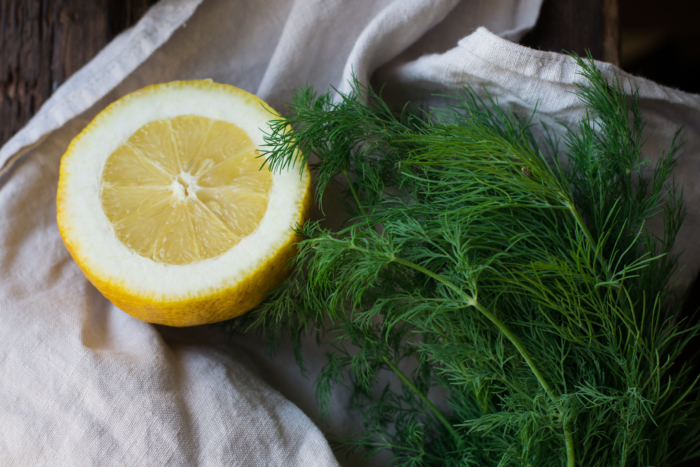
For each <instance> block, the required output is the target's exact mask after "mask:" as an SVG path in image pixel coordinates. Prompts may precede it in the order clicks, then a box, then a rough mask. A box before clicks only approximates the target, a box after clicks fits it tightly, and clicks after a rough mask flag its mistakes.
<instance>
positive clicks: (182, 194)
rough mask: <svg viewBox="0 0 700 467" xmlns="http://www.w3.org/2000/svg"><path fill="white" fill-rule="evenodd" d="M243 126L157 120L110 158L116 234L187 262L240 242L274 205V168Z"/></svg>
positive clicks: (106, 174)
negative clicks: (271, 202)
mask: <svg viewBox="0 0 700 467" xmlns="http://www.w3.org/2000/svg"><path fill="white" fill-rule="evenodd" d="M257 155H258V152H257V151H256V149H255V145H254V143H253V141H252V140H251V139H250V137H249V136H248V134H247V133H246V132H245V131H244V130H242V129H241V128H240V127H238V126H237V125H235V124H233V123H230V122H225V121H222V120H214V119H210V118H206V117H200V116H195V115H184V116H179V117H175V118H168V119H162V120H156V121H153V122H150V123H148V124H146V125H144V126H142V127H141V128H139V129H138V130H137V131H136V132H135V133H134V134H133V135H131V136H130V137H129V139H128V140H127V141H126V142H125V143H124V144H122V145H121V146H119V147H118V148H117V149H116V150H115V151H114V152H113V153H112V154H111V155H110V156H109V157H108V158H107V160H106V163H105V167H104V170H103V172H102V180H101V192H100V199H101V202H102V209H103V211H104V213H105V214H106V216H107V218H108V219H109V222H110V223H111V225H112V227H113V229H114V233H115V235H116V237H117V238H118V239H119V240H120V241H121V242H122V243H123V244H124V245H125V246H126V247H127V248H129V249H130V250H131V251H133V252H134V253H137V254H139V255H141V256H144V257H146V258H150V259H153V260H154V261H157V262H160V263H165V264H174V265H183V264H189V263H192V262H195V261H198V260H203V259H208V258H213V257H215V256H218V255H221V254H222V253H224V252H226V251H228V250H230V249H231V248H233V247H234V246H235V245H236V244H237V243H238V242H240V241H241V239H242V238H244V237H245V236H247V235H250V234H251V233H252V232H253V231H255V229H256V228H257V227H258V225H259V224H260V222H261V220H262V218H263V216H264V215H265V212H266V211H267V206H268V200H269V196H270V190H271V189H272V175H271V173H270V171H269V170H267V167H264V168H263V169H262V170H260V169H261V165H262V160H261V159H258V158H256V156H257Z"/></svg>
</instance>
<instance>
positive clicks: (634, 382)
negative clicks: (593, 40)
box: [237, 57, 700, 467]
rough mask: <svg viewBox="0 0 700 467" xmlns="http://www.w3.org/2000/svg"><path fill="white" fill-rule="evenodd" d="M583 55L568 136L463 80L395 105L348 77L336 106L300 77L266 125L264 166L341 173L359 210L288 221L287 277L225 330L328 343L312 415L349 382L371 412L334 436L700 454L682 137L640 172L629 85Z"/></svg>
mask: <svg viewBox="0 0 700 467" xmlns="http://www.w3.org/2000/svg"><path fill="white" fill-rule="evenodd" d="M575 58H576V60H577V62H578V65H579V66H580V74H581V76H582V78H583V82H582V84H580V85H579V86H578V92H577V94H578V97H579V99H580V100H581V102H582V103H583V104H584V105H585V107H586V109H587V113H586V116H585V117H584V118H583V119H582V120H581V121H580V122H579V124H578V126H577V127H576V128H571V129H567V130H566V131H565V132H564V134H563V135H562V136H557V135H556V134H554V133H553V132H550V131H548V129H547V128H544V129H543V131H542V135H543V137H542V138H536V137H535V136H534V134H533V130H534V129H535V126H534V124H533V123H532V118H530V119H529V120H523V119H521V118H519V117H518V116H516V115H514V114H512V113H511V112H509V111H507V110H504V109H502V108H500V107H499V105H498V102H497V101H496V100H495V99H494V98H492V97H490V96H487V97H486V98H485V99H482V98H480V97H479V96H478V94H477V93H476V92H474V90H473V89H465V90H464V91H463V93H462V94H461V95H460V96H458V97H456V98H454V99H453V100H452V104H450V105H448V106H446V107H444V108H442V109H440V110H436V111H433V112H432V113H427V112H421V111H419V110H416V109H411V108H409V107H406V108H404V109H402V110H401V111H400V112H393V111H392V109H390V108H389V107H388V106H387V105H386V104H384V103H383V102H382V100H381V98H380V97H379V96H378V95H377V94H375V93H374V92H373V91H372V90H371V89H365V88H363V87H361V86H359V85H358V84H357V83H355V87H354V90H353V92H352V93H350V94H348V95H339V96H338V95H336V96H335V98H334V96H333V95H332V94H330V93H327V94H321V95H317V94H315V93H314V92H313V91H312V90H311V89H310V88H307V89H302V90H300V91H298V92H297V93H296V94H295V96H294V100H293V102H292V103H291V104H290V105H289V114H288V115H287V116H285V117H283V118H280V119H279V120H276V121H274V122H272V124H271V127H270V133H269V134H268V136H267V139H266V141H267V149H266V151H265V152H264V154H263V156H264V157H265V158H266V159H267V161H268V163H269V165H270V166H271V167H272V169H273V170H279V169H282V168H288V167H291V166H296V167H298V168H299V169H300V170H301V169H303V168H304V167H306V166H307V165H310V166H311V168H312V170H313V173H314V176H315V182H316V201H317V203H318V204H319V206H320V205H321V203H322V201H323V197H324V194H325V193H326V188H327V187H328V186H329V184H331V183H335V182H340V183H341V184H343V185H344V186H346V187H347V197H348V199H351V200H352V202H351V203H347V208H348V211H349V215H350V220H349V221H348V222H347V223H346V224H345V225H344V226H342V227H341V228H340V229H336V230H333V231H332V230H329V229H327V228H324V226H323V224H322V222H310V223H307V224H306V225H304V226H300V227H299V228H298V232H299V234H300V235H301V236H302V237H303V238H304V240H303V241H301V242H300V244H299V247H298V249H299V253H298V255H297V256H296V258H295V260H294V263H295V265H296V267H295V268H294V269H293V272H292V274H291V276H290V278H289V279H288V280H287V281H286V282H285V283H284V284H282V286H280V287H279V288H278V289H276V290H275V291H274V293H273V294H272V297H271V298H270V300H268V301H266V302H265V303H263V304H262V305H261V306H260V307H259V308H258V309H256V310H254V311H253V312H251V313H250V314H249V315H247V316H246V317H245V318H243V320H242V321H239V322H238V323H237V324H238V325H241V326H245V327H246V328H257V329H259V330H261V331H263V332H265V333H266V334H267V336H268V338H270V340H271V342H272V344H273V345H274V341H275V338H276V337H278V336H279V335H280V333H282V332H288V333H290V335H291V336H292V338H293V341H294V342H295V349H296V352H297V356H298V360H299V361H300V363H301V364H302V365H303V362H301V357H300V355H301V353H300V351H299V348H300V337H301V335H302V334H303V333H305V332H309V331H312V330H317V331H318V332H319V334H320V337H321V338H322V339H324V340H326V341H328V342H331V343H332V345H333V348H334V352H332V353H330V354H329V355H328V364H327V365H326V367H325V368H324V369H323V371H322V372H321V374H320V376H319V379H318V382H317V400H318V403H319V407H320V409H321V412H322V413H324V414H325V413H327V412H328V410H329V409H330V400H331V399H330V397H329V396H330V393H331V392H332V391H333V388H334V387H336V386H338V385H342V386H345V387H348V388H350V389H351V390H352V394H353V396H352V399H351V406H352V408H354V409H357V410H360V411H361V413H362V414H363V417H364V424H365V432H364V433H361V434H359V436H358V437H357V438H354V439H350V440H342V443H341V445H342V446H344V447H345V448H347V449H351V450H355V449H361V450H364V455H365V457H366V458H368V457H371V456H372V455H373V454H374V453H376V452H377V451H378V450H383V449H389V450H391V451H392V453H393V455H394V463H395V465H406V466H408V465H411V466H418V465H426V466H427V465H440V466H452V465H453V466H467V465H478V466H487V465H494V466H496V465H498V466H510V465H514V466H515V465H518V466H544V465H547V466H550V465H562V466H563V465H566V466H569V467H571V466H575V465H576V466H584V465H585V466H601V467H602V466H613V465H614V466H640V467H641V466H650V465H653V466H670V465H675V464H678V463H680V462H682V461H684V460H686V459H690V458H693V457H697V456H699V455H700V411H699V409H700V399H699V398H698V391H699V389H698V384H697V383H698V377H696V375H697V371H696V370H695V369H694V367H693V365H692V360H687V359H686V362H685V363H682V364H681V363H679V364H677V363H675V362H676V361H677V360H679V361H680V360H681V359H680V358H679V357H680V356H681V354H682V353H683V352H684V349H685V348H686V347H687V345H688V343H689V342H690V340H691V339H692V338H694V337H695V336H696V335H697V334H698V331H699V327H698V325H691V324H689V323H688V322H687V321H683V320H681V321H678V322H677V321H676V320H675V319H674V317H675V316H676V315H677V314H678V311H679V309H680V306H681V304H682V303H681V300H680V298H681V297H682V294H681V292H682V291H679V290H678V287H676V285H675V283H674V277H675V276H674V271H675V270H676V266H677V254H674V253H673V252H672V248H673V244H674V240H675V237H676V234H677V232H678V229H679V228H680V225H681V223H682V222H683V218H684V216H685V207H684V204H683V194H682V190H681V189H680V188H679V187H678V186H677V185H676V183H675V182H674V181H673V175H672V173H673V169H674V167H675V164H676V157H677V155H678V151H679V149H680V147H681V144H680V136H679V135H680V131H679V132H678V133H676V135H675V137H674V138H673V139H672V140H671V141H670V142H669V149H668V151H667V152H665V153H664V154H661V155H659V157H657V159H658V162H656V163H655V164H651V163H650V162H649V161H648V160H646V159H645V158H643V156H642V144H643V139H642V131H643V128H644V124H643V120H642V115H641V112H640V110H639V96H638V95H637V93H636V92H633V93H632V94H631V95H627V94H626V93H625V90H624V86H623V83H622V82H621V81H620V80H619V79H617V78H613V79H612V80H606V79H605V77H604V76H603V75H602V73H601V72H600V71H599V70H598V69H597V68H596V67H595V65H594V63H593V61H592V60H591V59H590V58H589V59H588V60H583V59H581V58H578V57H575ZM290 126H291V128H293V129H294V133H291V132H289V131H288V129H289V127H290ZM541 140H544V141H545V143H544V144H541V143H538V141H541ZM312 154H313V155H315V156H316V158H317V159H316V160H317V161H316V162H311V161H312V159H311V158H310V156H311V155H312ZM652 219H655V220H656V219H658V221H656V222H657V224H658V226H659V228H658V229H655V230H651V229H650V228H649V227H648V223H649V221H650V220H652ZM351 349H354V350H351ZM407 362H413V363H412V364H413V367H415V369H414V370H413V371H411V372H407V371H404V370H402V368H406V367H407V366H406V365H409V366H410V363H407ZM302 368H303V367H302ZM385 372H389V373H391V374H394V375H396V377H397V378H398V383H394V384H384V385H382V384H380V381H382V379H381V378H382V376H383V374H385ZM435 387H442V388H443V390H444V391H445V392H446V394H447V396H446V399H445V401H444V404H438V405H440V407H441V408H438V406H436V404H435V403H434V402H432V401H431V399H430V398H429V397H428V395H429V393H430V391H431V388H435Z"/></svg>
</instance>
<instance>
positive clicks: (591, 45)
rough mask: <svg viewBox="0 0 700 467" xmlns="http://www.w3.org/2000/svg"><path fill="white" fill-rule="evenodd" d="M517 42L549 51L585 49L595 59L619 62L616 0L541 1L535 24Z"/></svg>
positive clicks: (580, 52) (580, 53)
mask: <svg viewBox="0 0 700 467" xmlns="http://www.w3.org/2000/svg"><path fill="white" fill-rule="evenodd" d="M520 42H521V44H523V45H526V46H528V47H533V48H536V49H541V50H548V51H553V52H562V51H567V52H576V53H577V54H579V55H584V54H585V53H586V51H587V50H589V51H590V52H591V55H593V58H595V59H599V60H605V61H606V62H612V63H615V64H619V61H620V58H619V56H620V53H619V50H620V35H619V20H618V5H617V0H544V1H543V2H542V8H541V10H540V17H539V19H538V20H537V25H536V26H535V28H534V29H533V30H532V31H530V32H529V33H528V34H526V35H525V37H523V39H522V40H521V41H520Z"/></svg>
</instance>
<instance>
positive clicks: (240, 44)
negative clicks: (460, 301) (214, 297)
mask: <svg viewBox="0 0 700 467" xmlns="http://www.w3.org/2000/svg"><path fill="white" fill-rule="evenodd" d="M200 3H201V4H200ZM539 5H540V0H462V1H461V2H458V0H433V1H430V0H395V1H390V0H383V1H370V0H352V1H350V0H348V1H339V0H324V1H321V0H317V1H314V0H297V1H291V0H266V1H256V0H237V1H230V0H205V1H203V2H201V1H197V0H190V1H188V0H163V1H161V2H160V3H158V4H157V5H156V6H155V7H154V8H152V9H151V11H150V12H149V13H148V14H147V15H146V16H145V17H144V18H143V20H142V21H141V22H140V23H139V24H138V25H137V26H135V27H134V28H132V29H131V30H129V31H126V32H124V33H123V34H122V35H120V36H119V37H118V38H117V39H115V40H114V41H113V42H112V43H111V44H110V45H109V46H108V47H106V48H105V49H104V50H103V51H102V52H101V53H100V54H99V55H98V56H97V57H96V58H95V59H94V60H93V61H92V62H90V63H89V64H88V65H87V66H86V67H85V68H84V69H82V70H81V71H80V72H78V73H76V74H75V75H74V76H73V77H71V79H69V80H68V81H67V82H66V83H65V84H64V85H63V86H61V87H60V88H59V89H58V90H57V91H56V93H55V94H54V95H53V96H52V98H51V99H50V100H49V101H47V102H46V104H45V105H44V106H43V107H42V109H41V110H40V111H39V113H38V114H37V115H36V116H35V118H34V119H33V120H32V121H31V122H30V123H29V124H28V125H27V126H26V127H25V128H24V129H23V130H22V131H21V132H19V133H18V134H17V135H15V137H14V138H13V139H12V140H10V141H9V142H8V143H7V144H6V145H5V146H4V147H3V148H2V149H0V167H3V168H2V169H0V381H1V383H0V465H3V466H25V465H32V466H44V465H46V466H63V465H65V466H86V465H99V466H123V465H139V466H140V465H148V466H163V465H174V466H186V465H211V466H220V465H227V466H296V465H300V466H304V467H312V466H333V465H337V461H336V460H335V458H334V455H333V453H332V452H331V450H330V448H329V446H328V443H327V441H326V439H325V437H324V436H323V433H322V431H321V430H320V429H319V428H318V426H320V427H321V428H322V429H323V430H326V429H328V431H331V432H334V433H339V434H347V433H349V432H351V431H353V430H354V429H355V428H357V426H358V425H357V421H356V420H354V419H353V418H352V415H351V414H347V413H346V412H345V410H344V405H343V394H342V392H341V393H339V394H338V397H337V402H338V403H337V404H336V406H335V407H336V410H335V411H334V413H332V414H331V418H330V422H329V426H328V428H326V425H324V424H321V423H320V420H319V417H318V414H317V411H316V408H315V403H314V396H313V380H314V377H315V375H316V374H317V372H318V371H319V368H320V367H321V366H322V364H323V361H324V358H323V355H322V352H321V351H319V349H318V348H317V347H315V345H313V344H311V345H308V346H306V348H305V356H306V358H307V365H308V368H309V371H310V376H309V378H308V379H305V378H303V377H302V376H301V375H300V373H299V371H298V369H297V368H296V366H295V364H294V363H293V357H292V356H291V352H289V351H288V350H289V348H288V346H287V345H285V344H283V346H282V352H281V353H280V355H279V356H278V357H277V358H275V359H270V358H268V357H266V356H265V355H264V344H263V343H262V342H260V341H259V340H258V339H257V338H256V337H254V336H243V337H241V338H240V339H238V341H237V342H235V343H233V344H231V343H229V342H224V341H223V340H222V339H220V337H219V336H218V335H217V334H216V333H215V332H214V330H213V329H211V328H210V327H206V326H205V327H200V328H192V329H177V330H175V329H168V328H164V327H158V326H153V325H149V324H146V323H142V322H140V321H137V320H135V319H133V318H131V317H130V316H129V315H127V314H125V313H123V312H122V311H121V310H119V309H117V308H116V307H114V306H113V305H112V304H110V303H109V302H108V301H107V300H106V299H104V298H103V297H102V296H101V295H100V294H99V293H98V292H97V291H96V290H95V289H94V288H93V287H92V286H91V285H90V284H89V283H88V282H87V281H86V280H85V278H84V277H83V275H82V274H81V272H80V270H79V269H78V268H77V266H76V265H75V263H74V262H73V261H72V259H71V257H70V255H69V254H68V253H67V251H66V250H65V248H64V246H63V243H62V242H61V239H60V237H59V235H58V230H57V227H56V221H55V217H56V212H55V202H56V200H55V193H56V188H57V180H58V168H59V163H60V157H61V155H62V154H63V152H64V151H65V149H66V147H67V146H68V144H69V142H70V140H71V139H72V138H73V137H74V136H75V135H76V134H77V133H78V132H80V130H81V129H82V128H83V127H84V126H85V125H86V124H87V122H88V121H89V120H90V119H91V118H92V117H93V116H94V115H96V114H97V113H98V112H99V111H100V110H101V109H103V108H104V107H105V106H106V105H107V104H109V103H110V102H112V101H113V100H115V99H117V98H119V97H121V96H123V95H124V94H126V93H128V92H131V91H134V90H136V89H139V88H140V87H143V86H145V85H149V84H153V83H158V82H164V81H170V80H175V79H198V78H212V79H214V80H215V81H219V82H223V83H229V84H233V85H236V86H238V87H241V88H243V89H246V90H247V91H250V92H253V93H256V94H258V95H259V96H260V97H261V98H263V99H265V100H266V101H268V102H269V103H270V104H272V105H273V106H275V107H277V108H278V109H280V110H282V105H281V102H282V101H283V100H288V99H289V98H290V97H291V92H292V90H293V89H294V88H296V87H298V86H301V85H304V84H313V85H314V86H316V88H317V89H318V90H321V91H323V90H326V89H328V87H329V86H335V87H337V88H339V89H341V90H343V89H347V88H346V86H347V79H348V78H349V77H350V76H351V74H352V73H355V74H356V75H357V76H358V77H359V78H360V79H361V80H363V81H364V82H367V81H368V80H369V79H370V77H371V76H372V77H373V78H372V79H373V81H376V82H377V83H384V82H386V83H388V85H387V87H386V92H387V98H389V99H394V100H397V101H403V100H405V99H407V98H410V99H412V100H414V101H416V102H419V103H423V104H425V105H430V104H436V103H438V101H437V100H435V99H433V98H431V97H430V95H431V93H433V92H445V91H446V90H447V91H449V90H454V89H458V88H460V87H461V86H464V85H467V84H471V85H481V84H483V85H484V86H485V89H487V90H488V91H489V92H491V93H492V94H493V95H494V96H497V97H498V99H499V101H500V102H501V104H503V105H506V106H509V107H510V108H512V109H513V110H514V111H516V112H520V113H523V114H527V113H529V112H530V111H531V110H532V109H533V108H534V107H535V105H537V106H538V118H541V119H542V120H543V121H545V122H547V123H550V124H556V123H572V122H574V121H575V119H576V118H578V117H580V115H581V114H582V108H581V106H580V104H579V103H578V102H577V100H576V97H575V96H574V95H573V94H572V91H573V90H574V83H575V82H576V81H577V79H579V78H578V77H577V75H576V68H575V65H574V63H573V61H572V60H571V59H569V58H567V57H565V56H562V55H559V54H554V53H547V52H539V51H533V50H529V49H526V48H523V47H520V46H518V45H516V44H514V43H512V42H510V41H511V40H517V39H518V38H519V37H520V36H521V35H522V34H523V33H524V32H525V31H526V30H527V29H528V28H530V27H532V26H533V25H534V23H535V21H536V18H537V13H538V10H539ZM478 26H486V27H487V28H488V30H486V29H477V27H478ZM489 31H491V32H489ZM601 66H602V67H603V69H604V71H605V72H606V73H612V72H613V71H615V70H614V67H612V66H609V65H605V64H602V65H601ZM629 79H630V81H629V84H630V85H635V86H638V87H639V92H640V96H641V98H642V105H643V110H644V112H645V116H646V117H647V119H648V120H649V124H648V126H647V130H646V131H647V136H648V138H649V139H648V142H647V146H646V152H645V154H646V155H648V157H650V158H652V159H653V158H654V157H655V156H657V155H658V154H659V153H660V150H661V148H663V147H665V146H667V145H668V143H669V141H670V137H671V135H672V133H673V131H674V128H675V126H676V125H678V124H684V125H686V136H685V138H686V140H687V144H686V149H685V156H684V157H683V159H682V160H681V163H680V166H679V170H678V173H677V178H676V179H677V181H678V182H680V183H683V184H684V187H685V190H686V198H687V199H688V200H689V204H690V206H691V209H690V210H689V216H688V221H687V222H686V226H685V227H684V230H683V231H682V234H681V238H680V246H681V248H684V249H685V252H686V253H685V255H684V256H683V262H684V264H686V265H688V266H690V265H695V264H698V263H699V262H700V261H698V260H700V248H699V247H698V246H697V245H696V242H694V241H693V232H694V231H697V229H698V228H700V226H699V225H698V222H699V220H700V216H698V215H697V209H695V206H697V203H696V202H695V201H697V200H698V197H700V184H697V183H696V182H695V181H694V175H695V174H696V173H697V171H698V168H699V167H698V164H700V159H699V158H698V157H697V154H698V150H700V136H699V135H700V118H699V117H700V97H698V96H695V95H689V94H685V93H682V92H679V91H675V90H670V89H667V88H664V87H661V86H658V85H656V84H654V83H651V82H648V81H646V80H642V79H638V78H629ZM477 89H479V90H482V89H483V88H481V87H477ZM480 92H483V91H480ZM693 272H694V271H693V270H692V268H691V267H688V268H687V269H686V271H685V272H684V275H683V276H682V277H683V280H687V279H688V278H689V277H690V276H691V274H692V273H693ZM376 462H377V464H376V465H381V459H380V460H378V461H376Z"/></svg>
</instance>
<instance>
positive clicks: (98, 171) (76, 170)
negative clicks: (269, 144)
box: [56, 80, 313, 326]
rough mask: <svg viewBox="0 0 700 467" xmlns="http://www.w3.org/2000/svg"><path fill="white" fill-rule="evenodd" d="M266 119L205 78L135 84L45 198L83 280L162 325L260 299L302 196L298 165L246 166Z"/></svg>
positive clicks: (305, 177)
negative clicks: (52, 196)
mask: <svg viewBox="0 0 700 467" xmlns="http://www.w3.org/2000/svg"><path fill="white" fill-rule="evenodd" d="M275 115H276V114H275V112H274V111H273V110H272V109H271V108H270V107H268V106H267V105H266V104H265V103H264V102H263V101H262V100H260V99H259V98H257V97H256V96H254V95H252V94H249V93H247V92H245V91H243V90H241V89H238V88H236V87H234V86H229V85H223V84H217V83H213V82H212V81H211V80H198V81H174V82H171V83H164V84H158V85H154V86H149V87H146V88H144V89H141V90H139V91H136V92H134V93H131V94H129V95H126V96H124V97H122V98H121V99H119V100H118V101H116V102H114V103H112V104H111V105H109V106H108V107H107V108H105V109H104V110H103V111H102V112H100V113H99V114H98V115H97V116H96V117H95V118H94V119H93V120H92V122H90V124H89V125H88V126H87V127H86V128H85V129H84V130H83V131H82V132H81V133H80V134H79V135H78V136H76V137H75V138H74V139H73V141H72V142H71V144H70V145H69V147H68V149H67V150H66V153H65V154H64V155H63V158H62V159H61V171H60V176H59V181H58V193H57V200H56V206H57V223H58V229H59V232H60V234H61V237H62V239H63V241H64V243H65V245H66V248H67V250H68V251H69V252H70V254H71V256H72V257H73V259H74V260H75V263H76V264H77V266H78V267H79V268H80V270H81V271H82V272H83V273H84V275H85V277H86V278H87V279H88V280H89V281H90V282H91V283H92V284H93V285H94V286H95V287H96V288H97V289H98V290H99V291H100V292H101V293H102V294H103V295H104V296H105V297H106V298H108V299H109V300H110V301H111V302H112V303H113V304H114V305H116V306H117V307H119V308H121V309H122V310H124V311H126V312H127V313H129V314H131V315H132V316H134V317H136V318H138V319H140V320H143V321H147V322H150V323H159V324H165V325H169V326H193V325H200V324H207V323H213V322H217V321H222V320H226V319H230V318H233V317H235V316H238V315H240V314H242V313H245V312H247V311H248V310H250V309H252V308H253V307H255V306H256V305H258V304H259V303H260V302H262V301H263V300H264V299H265V298H266V297H267V294H268V292H269V291H270V290H271V289H273V288H274V287H276V286H277V285H279V284H280V283H281V282H282V280H284V278H285V277H286V276H287V275H288V274H289V263H290V260H291V258H292V257H293V255H294V254H295V251H296V250H295V244H296V242H297V241H298V237H297V235H296V230H295V228H296V227H298V226H300V225H301V224H303V223H304V222H305V221H306V220H307V219H308V216H309V211H310V208H311V204H312V198H313V196H312V189H311V177H310V174H309V171H308V168H304V170H301V171H300V170H299V166H296V167H295V166H294V165H292V166H289V167H286V168H284V169H282V170H275V171H270V170H269V167H268V166H267V165H265V161H264V160H263V159H262V158H260V157H259V155H260V152H259V148H260V147H262V146H263V145H265V144H266V142H265V131H266V130H267V129H268V128H269V127H268V122H269V121H270V120H271V119H274V118H276V117H275ZM289 131H291V128H290V129H289Z"/></svg>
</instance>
